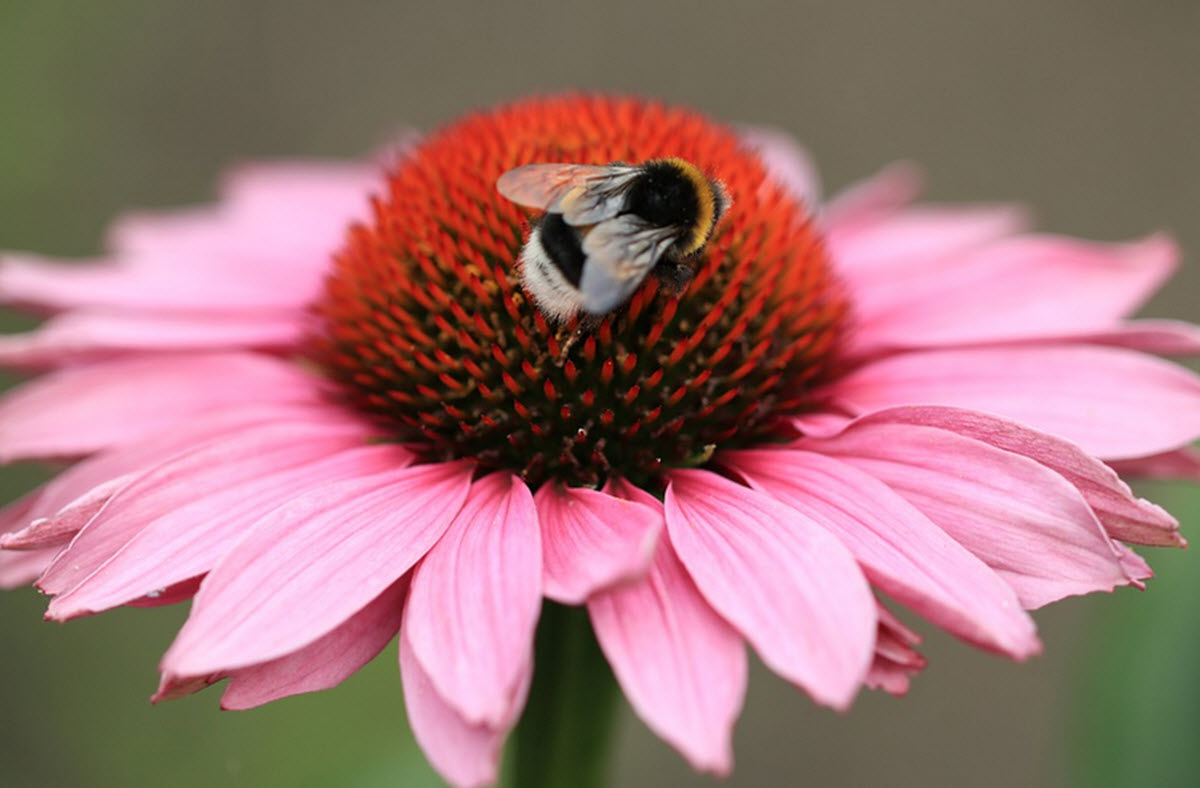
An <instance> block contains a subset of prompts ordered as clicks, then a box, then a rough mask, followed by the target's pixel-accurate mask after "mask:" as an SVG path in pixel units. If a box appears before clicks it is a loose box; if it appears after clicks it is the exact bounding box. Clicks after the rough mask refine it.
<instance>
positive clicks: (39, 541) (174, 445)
mask: <svg viewBox="0 0 1200 788" xmlns="http://www.w3.org/2000/svg"><path fill="white" fill-rule="evenodd" d="M328 411H329V408H328V406H326V405H320V406H316V407H315V408H314V407H313V406H300V407H296V406H273V405H268V406H260V407H254V406H252V407H246V408H241V407H237V408H225V409H221V410H219V411H217V412H215V413H206V414H203V415H201V416H198V417H196V418H194V419H190V420H188V421H185V422H182V423H180V424H176V425H173V426H172V427H170V428H169V429H165V430H164V431H162V432H161V433H159V434H157V435H153V436H150V437H148V438H146V439H143V440H140V441H135V442H133V443H127V444H123V445H121V446H119V447H117V448H115V449H111V450H107V451H102V452H99V453H97V454H94V455H92V456H91V457H88V458H87V459H85V460H82V461H80V462H78V463H76V464H74V465H72V466H71V467H69V468H67V469H66V470H64V471H63V472H62V473H60V474H58V476H55V477H54V478H53V479H51V480H50V481H49V482H47V483H46V484H45V485H44V486H43V487H41V488H40V489H39V490H37V491H35V492H34V493H31V495H30V500H29V501H28V502H27V504H28V505H27V507H26V511H25V512H24V514H23V515H20V516H19V517H18V518H17V519H16V520H15V521H14V523H15V525H14V529H15V528H19V527H22V526H26V525H27V526H28V527H25V528H24V530H23V531H20V532H19V533H15V534H11V535H10V536H6V537H4V538H3V539H0V547H5V548H18V549H29V548H32V547H42V546H50V545H59V544H65V543H66V542H67V541H69V540H70V538H71V537H72V536H74V535H75V532H77V531H78V530H79V528H82V527H83V525H84V524H85V523H86V519H85V518H86V517H87V512H86V511H85V510H84V508H83V504H84V503H85V502H87V501H89V500H91V501H93V502H96V501H102V500H103V499H104V496H106V495H111V494H113V493H115V492H116V491H117V490H119V489H120V488H121V487H122V486H123V484H125V483H128V482H129V481H131V480H133V479H134V478H136V477H137V475H138V473H135V471H136V472H144V471H145V470H146V469H148V468H153V467H154V466H156V465H161V464H162V463H164V462H166V461H167V460H169V459H171V458H173V457H174V456H175V455H178V454H182V453H186V452H189V451H193V450H194V449H195V448H196V447H198V446H200V445H202V444H204V443H207V442H209V441H211V440H213V439H214V438H217V437H220V436H222V435H228V434H231V433H236V432H241V431H243V430H246V429H248V428H251V427H254V426H255V425H259V424H266V423H271V422H275V423H287V422H304V421H318V420H320V419H321V418H322V417H323V415H324V414H325V413H327V412H328ZM5 511H6V512H8V511H9V510H8V509H6V510H5ZM80 520H83V522H80ZM14 529H8V528H4V527H0V531H6V530H14Z"/></svg>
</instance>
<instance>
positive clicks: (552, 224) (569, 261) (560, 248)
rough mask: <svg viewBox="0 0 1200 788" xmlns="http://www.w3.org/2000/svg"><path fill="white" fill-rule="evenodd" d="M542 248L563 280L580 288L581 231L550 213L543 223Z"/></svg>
mask: <svg viewBox="0 0 1200 788" xmlns="http://www.w3.org/2000/svg"><path fill="white" fill-rule="evenodd" d="M540 227H541V240H542V248H543V249H545V250H546V256H547V257H549V258H550V260H551V261H552V262H553V263H554V265H555V266H556V267H557V268H558V270H559V271H560V272H562V275H563V278H564V279H566V280H567V281H568V282H570V283H571V285H572V286H574V287H579V278H580V277H581V276H582V275H583V260H584V254H583V246H582V243H581V241H580V238H579V231H578V230H576V229H575V228H574V227H572V226H571V225H569V224H567V223H566V222H565V221H563V217H562V214H560V213H548V214H546V215H545V216H544V217H543V218H542V222H541V225H540Z"/></svg>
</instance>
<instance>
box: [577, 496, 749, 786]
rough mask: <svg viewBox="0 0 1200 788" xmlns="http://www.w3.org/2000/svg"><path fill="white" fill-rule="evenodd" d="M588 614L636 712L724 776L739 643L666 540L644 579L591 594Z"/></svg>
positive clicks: (702, 766)
mask: <svg viewBox="0 0 1200 788" xmlns="http://www.w3.org/2000/svg"><path fill="white" fill-rule="evenodd" d="M646 497H649V496H646ZM651 500H653V499H651ZM655 503H657V501H655ZM662 516H663V515H662V506H661V504H659V517H662ZM588 612H589V613H590V614H591V619H592V627H593V629H594V630H595V632H596V639H597V640H598V641H599V642H600V648H601V649H603V651H604V655H605V656H606V657H607V658H608V662H609V664H610V665H612V668H613V673H614V674H616V677H617V681H618V682H619V683H620V684H621V689H622V690H624V692H625V697H627V698H628V699H629V703H630V705H632V706H633V709H634V711H635V712H637V715H638V716H639V717H641V718H642V720H643V721H645V723H646V725H648V726H649V727H650V729H651V730H653V731H654V732H655V733H656V734H658V735H659V736H661V737H662V738H663V739H665V740H666V741H667V742H669V743H670V744H671V745H672V746H673V747H675V749H677V750H679V751H680V752H681V753H682V754H683V755H684V757H686V758H687V759H688V761H689V762H690V763H691V764H692V766H693V767H695V768H696V769H699V770H702V771H709V772H713V773H715V774H718V775H727V774H728V773H729V772H730V770H731V769H732V768H733V745H732V737H733V725H734V722H736V721H737V717H738V714H739V713H740V712H741V709H742V703H743V700H744V698H745V694H746V671H747V669H746V647H745V645H744V643H743V641H742V638H741V636H740V635H738V633H737V632H735V631H734V630H733V628H732V627H730V626H729V625H728V624H726V623H725V621H724V620H722V618H721V617H720V616H718V615H717V614H716V612H714V611H713V609H712V608H711V607H710V606H709V604H708V602H706V601H705V600H704V597H702V596H701V595H700V592H699V591H698V590H697V589H696V586H695V584H694V583H693V582H692V580H691V578H690V577H688V574H687V572H686V571H685V570H684V568H683V565H682V564H680V563H679V559H678V558H677V557H676V556H675V551H674V550H673V549H672V548H671V546H670V544H669V543H668V542H667V541H666V540H665V539H664V540H663V541H661V542H660V543H659V545H658V550H657V552H656V554H655V558H654V563H653V564H651V566H650V570H649V572H648V573H647V575H646V576H645V577H644V578H641V579H640V580H637V581H635V582H632V583H627V584H625V585H621V586H617V587H615V588H611V589H608V590H605V591H601V592H600V593H598V594H595V595H593V596H592V597H591V599H589V600H588Z"/></svg>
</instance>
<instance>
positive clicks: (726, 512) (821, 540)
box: [666, 470, 876, 709]
mask: <svg viewBox="0 0 1200 788" xmlns="http://www.w3.org/2000/svg"><path fill="white" fill-rule="evenodd" d="M666 518H667V531H668V533H669V534H670V538H671V543H672V545H673V546H674V548H675V551H676V553H677V554H678V555H679V558H680V560H681V561H682V562H683V565H684V566H685V567H687V570H688V574H690V575H691V577H692V579H693V580H694V581H695V583H696V586H697V587H698V588H699V589H700V592H701V593H702V594H704V597H705V599H707V600H708V602H709V604H710V605H712V606H713V608H714V609H715V610H716V611H717V612H718V613H720V614H721V616H722V617H724V618H725V620H726V621H728V622H729V623H731V624H733V625H734V627H736V628H737V629H738V630H739V631H740V632H741V633H742V634H743V635H745V637H746V639H747V640H749V641H750V643H751V644H752V645H753V646H754V648H755V650H756V651H757V652H758V654H759V656H760V657H762V660H763V662H765V663H766V664H767V666H768V667H770V668H771V669H772V670H774V671H775V672H776V673H778V674H780V675H781V676H783V677H784V678H787V679H788V680H790V681H792V682H794V683H796V684H798V685H800V686H801V687H803V688H804V689H805V690H806V691H807V692H808V693H809V694H810V695H811V696H812V697H813V699H814V700H816V701H818V702H819V703H824V704H827V705H830V706H834V707H835V708H839V709H845V708H847V707H849V705H850V703H851V701H852V700H853V699H854V695H855V694H856V692H857V691H858V688H859V685H860V684H861V683H862V680H863V676H864V675H865V674H866V671H867V668H868V667H869V666H870V664H871V657H872V654H873V651H874V644H875V625H876V621H875V600H874V597H872V596H871V591H870V588H869V587H868V586H867V583H866V580H865V579H864V578H863V576H862V573H861V572H860V571H859V569H858V565H857V564H856V563H855V561H854V557H853V556H852V555H851V554H850V552H849V551H848V550H847V549H846V548H845V547H844V546H843V545H842V544H841V543H840V542H839V541H838V540H837V539H836V538H835V537H834V536H832V535H831V534H830V533H829V532H828V531H826V530H825V529H824V528H822V527H821V526H820V525H818V524H816V523H815V522H813V521H812V520H811V519H809V518H807V517H805V516H804V515H802V514H800V513H799V512H797V511H796V510H795V509H792V508H790V507H788V506H784V505H783V504H781V503H779V502H777V501H775V500H774V499H773V498H771V497H769V496H767V495H766V494H764V493H761V492H758V491H757V490H752V489H750V488H749V487H743V486H742V485H739V484H737V483H735V482H732V481H729V480H728V479H725V478H723V477H721V476H718V475H716V474H715V473H711V472H708V471H692V470H682V471H673V472H672V473H671V475H670V485H669V486H668V488H667V495H666Z"/></svg>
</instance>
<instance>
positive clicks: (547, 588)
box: [534, 483, 663, 605]
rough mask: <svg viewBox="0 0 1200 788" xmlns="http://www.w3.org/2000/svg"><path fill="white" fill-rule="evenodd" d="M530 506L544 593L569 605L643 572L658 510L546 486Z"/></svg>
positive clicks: (584, 491)
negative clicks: (536, 527)
mask: <svg viewBox="0 0 1200 788" xmlns="http://www.w3.org/2000/svg"><path fill="white" fill-rule="evenodd" d="M534 503H535V504H537V514H538V522H539V523H540V525H541V529H542V585H543V593H544V594H545V595H546V596H547V597H549V598H550V599H553V600H555V601H556V602H562V603H564V604H568V605H578V604H582V603H583V602H584V601H585V600H586V599H587V598H588V596H590V595H591V594H592V593H594V592H596V591H598V590H600V589H602V588H604V587H606V586H610V585H613V584H614V583H618V582H620V581H622V580H628V579H631V578H635V577H638V576H639V575H641V574H643V573H644V572H645V571H646V567H647V566H649V564H650V559H651V558H652V557H653V555H654V546H655V544H657V542H658V535H659V533H660V532H661V531H662V527H663V518H662V513H661V512H656V511H655V510H654V509H651V508H650V507H648V506H645V505H643V504H640V503H635V502H634V501H628V500H625V499H622V498H616V497H613V496H611V495H609V494H607V493H604V492H599V491H597V490H587V489H583V488H578V487H564V486H562V485H560V484H556V483H548V484H544V485H542V488H541V489H540V490H538V493H537V495H536V496H534Z"/></svg>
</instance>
